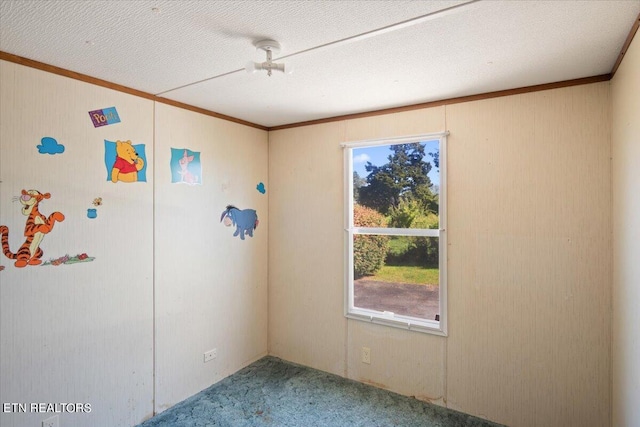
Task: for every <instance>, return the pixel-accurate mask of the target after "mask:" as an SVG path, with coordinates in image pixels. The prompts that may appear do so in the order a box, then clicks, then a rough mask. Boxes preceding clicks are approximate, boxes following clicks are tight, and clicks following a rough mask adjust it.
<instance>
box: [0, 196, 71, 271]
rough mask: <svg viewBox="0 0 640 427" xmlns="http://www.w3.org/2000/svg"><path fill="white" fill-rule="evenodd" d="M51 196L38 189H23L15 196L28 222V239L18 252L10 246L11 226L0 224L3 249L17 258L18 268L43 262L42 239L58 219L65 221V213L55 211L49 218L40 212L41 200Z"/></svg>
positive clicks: (26, 233)
mask: <svg viewBox="0 0 640 427" xmlns="http://www.w3.org/2000/svg"><path fill="white" fill-rule="evenodd" d="M49 198H51V194H49V193H40V192H39V191H37V190H22V194H21V195H20V196H17V197H14V198H13V201H18V200H19V201H20V203H21V204H22V214H23V215H24V216H26V217H27V223H26V225H25V227H24V235H25V237H26V240H25V242H24V243H23V244H22V246H20V249H18V251H17V252H16V253H13V252H11V250H10V248H9V228H8V227H7V226H5V225H0V235H1V236H2V251H3V252H4V255H5V256H6V257H7V258H9V259H15V260H16V262H15V263H14V265H15V266H16V267H18V268H22V267H26V266H27V265H39V264H41V263H42V260H41V259H40V258H42V254H43V251H42V248H40V244H41V243H42V239H44V236H45V235H46V234H49V233H50V232H51V230H52V229H53V226H54V225H55V223H56V221H57V222H62V221H64V215H63V214H62V213H60V212H54V213H52V214H51V215H49V217H48V218H47V217H45V216H44V215H43V214H41V213H40V210H39V205H40V202H42V201H43V200H46V199H49Z"/></svg>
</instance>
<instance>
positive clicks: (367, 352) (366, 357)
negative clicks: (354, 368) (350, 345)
mask: <svg viewBox="0 0 640 427" xmlns="http://www.w3.org/2000/svg"><path fill="white" fill-rule="evenodd" d="M362 363H366V364H369V365H370V364H371V349H370V348H369V347H362Z"/></svg>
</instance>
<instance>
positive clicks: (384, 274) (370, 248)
mask: <svg viewBox="0 0 640 427" xmlns="http://www.w3.org/2000/svg"><path fill="white" fill-rule="evenodd" d="M353 261H354V306H355V307H356V308H363V309H370V310H376V311H380V312H385V311H387V312H392V313H394V314H395V315H403V316H411V317H417V318H420V319H426V320H435V319H436V315H439V314H440V309H439V301H440V298H439V294H440V292H439V282H440V278H439V269H438V238H437V237H414V236H381V235H355V236H354V239H353Z"/></svg>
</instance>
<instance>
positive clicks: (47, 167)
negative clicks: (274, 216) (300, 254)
mask: <svg viewBox="0 0 640 427" xmlns="http://www.w3.org/2000/svg"><path fill="white" fill-rule="evenodd" d="M111 106H115V107H116V108H117V111H118V113H119V115H120V118H121V120H122V121H121V123H118V124H114V125H109V126H104V127H99V128H94V127H93V125H92V124H91V121H90V119H89V115H88V111H90V110H95V109H99V108H107V107H111ZM44 136H50V137H54V138H56V139H57V140H58V141H59V142H60V143H61V144H63V145H64V146H65V151H64V153H63V154H57V155H48V154H38V151H37V149H36V145H38V144H39V143H40V139H41V138H42V137H44ZM105 139H107V140H111V141H113V140H117V139H130V140H132V141H133V142H134V144H139V143H143V144H145V148H146V154H147V166H148V168H147V182H146V183H141V182H140V183H131V184H124V183H118V184H113V183H111V182H110V181H107V179H106V176H107V172H106V168H105V165H104V140H105ZM172 147H173V148H189V149H191V150H195V151H200V152H201V155H202V162H203V173H204V179H203V185H202V186H186V185H180V184H170V180H171V179H170V170H169V161H170V148H172ZM267 154H268V146H267V132H266V131H261V130H256V129H253V128H249V127H246V126H242V125H239V124H235V123H230V122H227V121H223V120H220V119H215V118H212V117H208V116H204V115H201V114H197V113H193V112H189V111H185V110H180V109H176V108H174V107H169V106H166V105H163V104H154V102H152V101H149V100H145V99H142V98H138V97H134V96H131V95H127V94H124V93H121V92H117V91H112V90H108V89H105V88H101V87H98V86H94V85H90V84H86V83H82V82H79V81H76V80H72V79H68V78H64V77H60V76H57V75H53V74H49V73H45V72H43V71H39V70H35V69H31V68H26V67H23V66H20V65H16V64H13V63H9V62H5V61H0V181H1V183H0V224H2V225H7V226H8V227H9V230H10V231H9V233H10V234H9V244H10V248H11V249H12V250H13V251H14V252H15V251H17V249H18V248H19V246H20V245H21V243H22V241H23V237H22V236H21V234H22V230H23V229H24V225H25V219H26V218H25V217H24V216H23V215H22V214H21V212H20V206H19V203H17V202H16V203H12V201H11V200H12V197H14V196H18V195H20V190H21V189H23V188H26V189H32V188H33V189H37V190H40V191H41V192H50V193H51V195H52V196H51V198H50V199H48V200H45V201H44V202H42V204H41V211H42V213H44V214H46V215H49V214H50V213H52V212H53V211H60V212H62V213H63V214H64V215H65V216H66V218H65V220H64V221H63V222H61V223H60V224H56V226H55V227H54V229H53V230H52V232H51V233H50V234H49V235H47V236H46V237H45V238H44V240H43V242H42V245H41V247H42V249H43V250H44V252H45V253H44V257H43V259H44V260H48V259H50V258H57V257H60V256H63V255H65V254H70V255H76V254H78V253H82V252H86V253H87V254H88V255H90V256H92V257H95V260H94V261H92V262H89V263H84V264H75V265H61V266H57V267H54V266H34V267H26V268H23V269H19V268H16V267H14V266H13V261H12V260H9V259H7V258H6V257H5V256H4V255H0V265H2V266H4V267H5V269H4V270H3V271H1V272H0V403H5V402H15V403H27V404H28V403H30V402H51V403H53V402H82V403H90V404H91V405H92V406H91V413H90V414H75V415H72V414H64V413H63V414H60V425H61V426H64V427H86V426H89V425H91V426H95V427H119V426H122V427H129V426H133V425H137V424H138V423H140V422H141V421H143V420H144V419H146V418H149V417H151V416H152V414H153V413H154V411H156V412H159V411H162V410H164V409H166V408H167V407H168V406H170V405H173V404H175V403H178V402H179V401H181V400H182V399H184V398H186V397H189V396H191V395H193V394H195V393H197V392H199V391H200V390H202V389H204V388H206V387H208V386H209V385H211V384H212V383H214V382H216V381H218V380H220V379H221V378H223V377H225V376H227V375H229V374H231V373H233V372H235V371H236V370H238V369H240V368H242V367H243V366H245V365H247V364H249V363H250V362H252V361H253V360H255V359H257V358H259V357H261V356H263V355H265V354H266V352H267V335H266V334H267V327H266V324H267V311H266V310H267V301H266V298H267V252H266V251H267V237H268V227H267V224H268V202H267V200H268V198H267V197H268V196H267V195H263V194H260V193H259V192H258V191H257V190H256V185H257V184H258V182H260V181H262V182H264V183H265V184H266V186H267V191H268V189H269V183H268V180H267V178H268V176H267V175H268V172H267ZM96 197H102V199H103V204H102V206H100V207H98V208H97V209H98V218H96V219H93V220H91V219H88V218H87V208H93V205H92V201H93V200H94V199H95V198H96ZM227 204H235V205H236V206H238V207H240V208H253V209H256V210H257V212H258V216H259V218H260V222H261V224H260V226H259V227H258V229H257V230H256V232H255V234H254V237H253V238H250V237H247V240H245V241H241V240H240V239H239V238H238V237H233V236H232V234H233V231H234V230H233V229H229V228H226V227H224V226H223V225H222V224H220V215H221V213H222V211H223V210H224V209H225V207H226V205H227ZM214 348H216V349H217V351H218V357H217V358H216V359H215V360H213V361H211V362H209V363H206V364H205V363H204V361H203V354H204V352H205V351H208V350H211V349H214ZM154 349H155V350H154ZM154 385H155V387H154ZM49 415H51V414H38V413H26V414H10V413H1V414H0V425H2V426H3V427H23V426H30V425H33V426H35V425H40V423H41V420H43V419H45V418H47V417H48V416H49Z"/></svg>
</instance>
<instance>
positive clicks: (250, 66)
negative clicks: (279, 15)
mask: <svg viewBox="0 0 640 427" xmlns="http://www.w3.org/2000/svg"><path fill="white" fill-rule="evenodd" d="M254 46H255V47H256V50H258V49H260V50H264V51H265V52H266V53H267V60H266V61H264V62H253V61H249V62H247V65H246V66H245V67H244V69H245V70H246V71H247V73H255V72H256V71H258V70H267V75H268V76H271V72H272V71H273V70H277V71H282V72H283V73H284V72H285V65H284V64H276V63H275V62H273V54H274V53H276V54H277V53H279V52H280V43H278V42H277V41H275V40H260V41H258V42H256V43H255V44H254ZM286 72H287V73H290V72H291V67H287V70H286Z"/></svg>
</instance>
